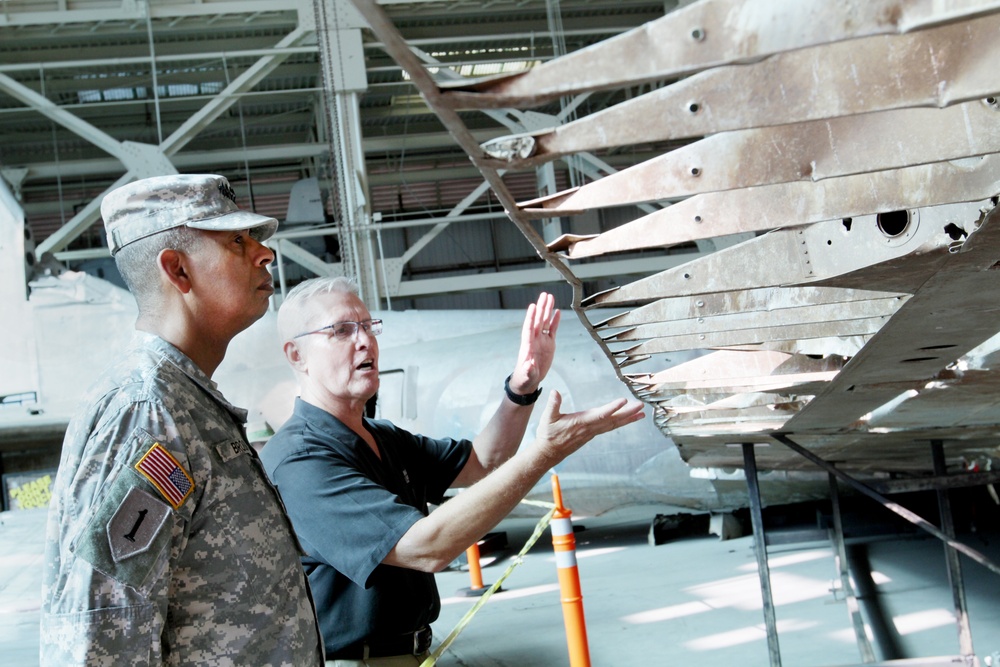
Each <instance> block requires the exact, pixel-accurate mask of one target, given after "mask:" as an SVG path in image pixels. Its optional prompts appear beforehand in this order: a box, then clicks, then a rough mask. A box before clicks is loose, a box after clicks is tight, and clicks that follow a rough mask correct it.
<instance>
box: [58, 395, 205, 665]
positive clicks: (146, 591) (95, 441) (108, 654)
mask: <svg viewBox="0 0 1000 667" xmlns="http://www.w3.org/2000/svg"><path fill="white" fill-rule="evenodd" d="M131 407H132V409H131V410H127V411H124V412H123V414H121V415H119V421H118V423H116V424H113V425H110V426H109V425H105V426H104V428H102V429H100V430H98V431H96V432H95V433H93V434H91V435H90V437H86V438H85V440H84V446H83V447H82V453H81V455H80V456H79V459H78V462H76V465H75V468H76V470H75V473H74V474H69V475H66V476H65V477H63V478H62V479H60V478H58V477H57V481H56V487H57V488H56V489H55V494H54V495H55V500H54V502H53V506H52V508H51V509H50V512H49V532H48V539H47V542H48V544H47V547H46V549H47V554H46V566H47V567H48V568H49V570H50V571H49V572H47V573H46V579H47V580H48V581H47V582H46V583H47V586H46V589H47V590H46V591H45V594H44V596H43V608H42V619H41V642H40V646H41V648H40V658H41V665H42V666H43V667H48V666H55V665H58V666H60V667H64V666H70V665H82V666H83V665H87V666H89V665H124V664H128V665H150V664H152V665H157V664H160V662H161V658H162V650H161V648H162V647H161V635H162V632H163V628H164V622H165V618H166V615H167V595H168V590H169V578H170V573H169V562H170V555H171V550H172V549H171V544H175V545H177V546H178V548H180V543H181V542H182V541H183V540H184V539H185V536H184V526H185V520H184V519H185V517H184V514H185V512H184V507H179V508H178V507H171V504H172V503H169V502H168V499H167V498H165V497H164V496H163V495H162V493H161V492H160V491H159V490H158V489H157V488H156V487H155V486H154V485H152V484H151V483H150V480H149V479H148V478H147V477H146V476H145V475H144V474H143V472H142V470H141V469H140V468H137V464H138V463H139V461H140V460H141V459H142V457H143V456H145V455H146V454H148V453H149V451H150V450H151V449H152V447H153V445H155V444H156V441H155V440H154V439H153V438H152V436H150V435H149V431H152V432H154V433H160V434H163V435H169V431H170V430H171V429H172V428H173V426H172V421H171V420H170V418H169V417H168V416H166V415H164V414H162V413H161V412H159V411H157V410H156V409H153V410H149V409H145V410H144V409H139V410H136V409H135V407H136V406H131ZM146 407H147V408H148V407H149V406H148V404H147V406H146ZM121 436H126V437H124V438H122V437H121ZM160 439H161V440H162V439H163V438H162V435H161V437H160ZM70 444H71V440H70V438H69V436H68V437H67V446H69V445H70ZM71 467H72V466H71ZM60 472H62V466H61V467H60ZM184 499H185V500H186V499H187V498H186V496H185V498H184Z"/></svg>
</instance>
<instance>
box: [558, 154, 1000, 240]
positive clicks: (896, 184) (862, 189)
mask: <svg viewBox="0 0 1000 667" xmlns="http://www.w3.org/2000/svg"><path fill="white" fill-rule="evenodd" d="M997 193H1000V155H996V154H992V155H984V156H981V157H973V158H967V159H964V160H959V161H953V162H935V163H932V164H926V165H919V166H916V167H907V168H904V169H894V170H888V171H878V172H874V173H870V174H856V175H853V176H843V177H840V178H829V179H824V180H821V181H818V182H812V181H798V182H794V183H781V184H778V185H766V186H762V187H755V188H747V189H743V190H735V191H726V192H710V193H705V194H700V195H695V196H694V197H691V198H689V199H685V200H684V201H681V202H678V203H676V204H673V205H671V206H668V207H666V208H664V209H661V210H659V211H656V212H654V213H650V214H649V215H646V216H643V217H641V218H638V219H636V220H634V221H632V222H629V223H627V224H624V225H621V226H620V227H616V228H614V229H610V230H608V231H607V232H604V233H603V234H600V235H597V236H594V237H588V238H583V239H581V240H572V239H571V238H569V237H567V236H564V237H561V238H560V239H557V240H556V241H554V242H552V243H550V244H549V250H552V251H554V252H555V251H566V254H567V255H568V256H569V257H570V258H571V259H579V258H582V257H594V256H597V255H602V254H606V253H611V252H623V251H627V250H639V249H643V248H656V247H667V246H671V245H677V244H681V243H689V242H692V241H697V240H701V239H707V238H713V237H717V236H726V235H729V234H739V233H745V232H761V231H767V230H769V229H778V228H781V227H788V226H793V225H805V224H810V223H814V222H821V221H824V220H833V219H836V218H841V219H843V218H854V217H856V216H862V215H866V214H873V213H887V212H890V211H898V210H903V209H909V208H919V207H924V206H937V205H939V204H945V203H950V202H962V201H976V200H979V199H987V198H989V197H991V196H993V195H996V194H997ZM548 215H551V213H549V214H548Z"/></svg>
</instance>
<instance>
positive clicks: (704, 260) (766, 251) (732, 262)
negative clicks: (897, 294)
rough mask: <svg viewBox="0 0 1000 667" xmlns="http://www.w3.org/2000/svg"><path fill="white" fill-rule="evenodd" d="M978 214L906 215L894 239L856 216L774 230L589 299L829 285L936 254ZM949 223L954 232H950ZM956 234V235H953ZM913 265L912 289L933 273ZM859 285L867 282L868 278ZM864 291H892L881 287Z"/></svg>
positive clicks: (973, 209)
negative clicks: (863, 271) (869, 270)
mask: <svg viewBox="0 0 1000 667" xmlns="http://www.w3.org/2000/svg"><path fill="white" fill-rule="evenodd" d="M978 211H979V206H978V205H977V204H951V205H945V206H940V207H934V208H926V209H920V210H919V211H917V212H910V213H906V214H904V215H903V216H902V217H904V218H906V223H905V226H902V225H901V226H900V228H899V232H898V233H897V234H895V235H889V234H886V233H884V232H883V231H882V230H881V229H880V228H879V223H878V220H877V217H876V216H865V217H862V218H858V219H856V220H853V221H852V222H851V224H850V225H849V226H847V225H845V224H844V222H842V221H840V220H831V221H827V222H823V223H817V224H815V225H808V226H804V227H798V228H789V229H779V230H776V231H773V232H771V233H770V234H765V235H764V236H760V237H757V238H755V239H753V240H751V241H747V242H744V243H741V244H739V245H737V246H733V247H730V248H726V249H724V250H719V251H717V252H714V253H712V254H710V255H706V256H704V257H701V258H699V259H697V260H693V261H691V262H688V263H687V264H683V265H681V266H678V267H675V268H672V269H668V270H667V271H663V272H661V273H658V274H656V275H653V276H650V277H648V278H643V279H640V280H636V281H635V282H632V283H629V284H628V285H624V286H622V287H620V288H618V289H616V290H613V291H610V292H604V293H602V294H597V295H594V297H593V298H592V300H591V302H592V303H593V304H595V305H602V306H609V305H615V304H623V303H631V302H635V301H643V300H649V299H653V298H657V297H661V296H691V295H695V294H705V293H711V292H723V291H729V290H740V289H750V288H760V287H781V286H789V285H796V284H803V283H808V282H820V281H831V280H833V279H835V278H837V277H840V276H843V275H845V274H851V273H855V274H856V273H857V272H859V271H860V270H861V269H864V268H866V267H870V266H873V265H878V264H885V263H886V262H889V261H891V260H898V259H900V258H902V257H906V256H910V255H916V256H918V257H920V256H927V257H935V256H937V257H940V256H942V253H945V254H946V253H947V250H948V248H949V247H950V246H952V245H953V244H954V243H956V240H955V239H954V238H953V236H952V234H949V233H948V231H947V230H959V229H961V230H962V231H964V232H965V233H968V232H971V231H972V223H973V222H974V221H975V220H976V219H977V218H978ZM949 224H952V225H954V227H948V225H949ZM954 234H955V235H956V236H959V237H960V234H959V232H958V231H954ZM912 264H914V265H915V266H914V269H913V270H914V271H915V272H916V273H917V277H916V278H913V279H912V280H913V282H915V283H916V284H920V283H921V282H923V280H924V279H926V277H927V276H929V275H930V273H931V272H932V271H933V270H934V269H935V263H934V262H933V261H924V262H919V263H917V262H913V263H912ZM896 277H898V276H896ZM860 282H861V283H862V284H864V283H865V279H864V278H862V279H861V280H860ZM853 286H854V287H857V286H858V285H853ZM867 286H868V287H878V288H879V289H881V290H886V289H892V288H890V287H887V285H886V283H884V282H882V283H879V284H875V283H871V284H869V285H867ZM892 291H909V290H906V289H902V290H895V289H892Z"/></svg>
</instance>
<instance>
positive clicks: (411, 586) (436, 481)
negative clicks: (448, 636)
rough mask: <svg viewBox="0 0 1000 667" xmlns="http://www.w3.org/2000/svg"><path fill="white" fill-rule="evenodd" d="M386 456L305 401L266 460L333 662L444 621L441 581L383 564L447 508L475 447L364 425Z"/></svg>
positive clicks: (265, 450)
mask: <svg viewBox="0 0 1000 667" xmlns="http://www.w3.org/2000/svg"><path fill="white" fill-rule="evenodd" d="M365 428H367V429H368V431H369V432H370V433H371V434H372V436H374V438H375V441H376V442H377V443H378V446H379V451H380V453H381V455H382V460H381V461H380V460H379V458H378V457H377V456H375V454H374V453H373V452H372V451H371V449H370V448H369V447H368V445H367V444H365V442H364V440H362V439H361V438H359V437H358V436H357V435H356V434H355V433H354V432H353V431H351V430H350V429H349V428H347V426H345V425H344V424H343V422H341V421H340V420H339V419H337V418H336V417H334V416H333V415H331V414H329V413H328V412H326V411H325V410H322V409H320V408H317V407H315V406H313V405H310V404H309V403H306V402H305V401H303V400H302V399H296V401H295V411H294V413H293V415H292V417H291V418H290V419H289V420H288V422H287V423H286V424H285V425H284V426H282V427H281V428H280V429H279V430H278V432H277V433H276V434H274V436H273V437H272V438H271V439H270V440H269V441H268V443H267V445H265V446H264V448H263V450H262V451H261V454H260V458H261V461H262V462H263V463H264V467H265V469H266V470H267V474H268V475H269V476H270V477H271V480H272V481H273V482H274V484H275V486H277V487H278V490H279V491H280V492H281V498H282V500H283V501H284V504H285V507H286V509H287V511H288V516H289V517H290V518H291V520H292V525H293V526H294V527H295V532H296V534H297V535H298V538H299V541H300V542H301V543H302V547H303V549H304V550H305V552H306V555H305V556H304V557H303V558H302V564H303V566H304V567H305V570H306V574H307V575H308V576H309V584H310V587H311V588H312V593H313V598H314V599H315V601H316V609H317V613H318V615H319V624H320V628H321V630H322V632H323V640H324V642H325V645H326V653H327V656H331V655H332V654H334V653H336V652H337V651H338V650H339V649H341V648H343V647H345V646H349V645H351V644H354V643H355V642H358V641H360V640H363V639H366V638H371V637H383V636H395V635H399V634H403V633H407V632H413V631H415V630H417V629H419V628H421V627H423V626H425V625H428V624H430V623H431V622H433V621H434V620H436V619H437V617H438V612H439V611H440V609H441V600H440V598H439V597H438V592H437V586H436V585H435V583H434V575H433V574H428V573H425V572H418V571H417V570H410V569H406V568H400V567H393V566H389V565H382V564H381V563H382V560H383V559H384V558H385V557H386V556H387V555H388V553H389V552H390V551H391V550H392V548H393V547H394V546H396V543H397V542H398V541H399V538H400V537H402V536H403V534H404V533H406V531H407V530H409V529H410V526H412V525H413V524H414V523H416V522H417V521H418V520H420V519H421V518H423V517H424V516H426V515H427V514H428V508H427V503H428V502H433V503H440V502H441V500H442V497H443V495H444V493H445V491H446V490H447V489H448V487H449V486H450V485H451V483H452V482H453V481H454V480H455V478H456V477H457V476H458V473H459V472H461V470H462V467H463V466H464V465H465V462H466V461H467V460H468V458H469V455H470V453H471V451H472V443H471V442H469V441H468V440H451V439H445V440H436V439H433V438H426V437H424V436H420V435H414V434H412V433H409V432H407V431H404V430H403V429H400V428H397V427H396V426H394V425H393V424H392V423H390V422H387V421H373V420H368V419H366V420H365Z"/></svg>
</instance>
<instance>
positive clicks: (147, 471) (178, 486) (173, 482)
mask: <svg viewBox="0 0 1000 667" xmlns="http://www.w3.org/2000/svg"><path fill="white" fill-rule="evenodd" d="M135 469H136V470H138V471H139V472H140V473H142V475H143V476H144V477H145V478H146V479H148V480H149V481H150V482H151V483H152V484H153V486H155V487H156V490H157V491H159V492H160V494H161V495H162V496H163V497H164V498H165V499H166V501H167V502H168V503H170V505H171V507H173V508H174V509H175V510H176V509H179V508H180V506H181V505H183V504H184V501H185V500H187V497H188V496H189V495H191V492H192V491H194V480H193V479H191V475H189V474H188V473H187V471H186V470H185V469H184V467H183V466H181V464H180V463H179V462H178V461H177V459H175V458H174V457H173V455H171V454H170V452H168V451H167V450H166V449H164V447H163V445H161V444H160V443H158V442H155V443H153V446H152V447H150V448H149V451H148V452H146V453H145V454H144V455H143V457H142V458H141V459H139V462H138V463H136V464H135Z"/></svg>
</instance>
